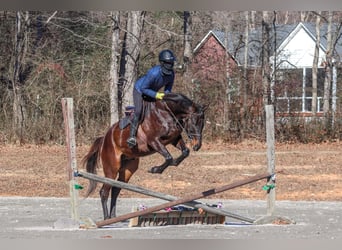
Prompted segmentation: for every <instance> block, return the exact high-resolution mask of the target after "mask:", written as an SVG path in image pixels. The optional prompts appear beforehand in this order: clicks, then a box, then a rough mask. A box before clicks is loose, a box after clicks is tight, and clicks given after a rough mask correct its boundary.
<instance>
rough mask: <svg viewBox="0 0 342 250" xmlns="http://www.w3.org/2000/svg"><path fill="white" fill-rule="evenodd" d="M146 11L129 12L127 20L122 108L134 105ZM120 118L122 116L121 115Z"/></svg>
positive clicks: (123, 57) (123, 54) (123, 56)
mask: <svg viewBox="0 0 342 250" xmlns="http://www.w3.org/2000/svg"><path fill="white" fill-rule="evenodd" d="M144 17H145V11H129V12H128V18H127V25H126V27H127V30H126V34H125V41H124V47H123V53H122V58H121V60H124V63H122V64H121V67H124V68H122V69H120V71H121V72H122V76H121V77H122V78H123V80H124V82H123V89H122V107H121V108H124V107H125V106H127V105H129V104H132V102H133V88H134V82H135V81H136V79H137V72H138V71H137V63H138V59H139V55H140V50H141V45H140V36H141V31H142V29H143V24H144ZM119 116H120V114H119Z"/></svg>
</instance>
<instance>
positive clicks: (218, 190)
mask: <svg viewBox="0 0 342 250" xmlns="http://www.w3.org/2000/svg"><path fill="white" fill-rule="evenodd" d="M269 177H270V174H268V173H264V174H259V175H255V176H253V177H250V178H248V179H245V180H241V181H235V182H233V183H231V184H228V185H225V186H222V187H219V188H213V189H209V190H206V191H204V192H201V193H198V194H194V195H190V196H188V197H186V198H180V199H177V200H174V201H170V202H167V203H163V204H161V205H158V206H154V207H150V208H147V209H145V210H142V211H136V212H132V213H129V214H124V215H121V216H118V217H115V218H111V219H106V220H102V221H98V222H96V226H97V227H103V226H106V225H110V224H113V223H117V222H120V221H124V220H128V219H131V218H134V217H138V216H142V215H145V214H150V213H153V212H155V211H159V210H162V209H165V208H169V207H173V206H176V205H179V204H185V203H187V202H190V201H193V200H197V199H201V198H204V197H207V196H210V195H214V194H217V193H221V192H224V191H227V190H230V189H234V188H237V187H240V186H244V185H247V184H249V183H253V182H256V181H259V180H262V179H265V178H269Z"/></svg>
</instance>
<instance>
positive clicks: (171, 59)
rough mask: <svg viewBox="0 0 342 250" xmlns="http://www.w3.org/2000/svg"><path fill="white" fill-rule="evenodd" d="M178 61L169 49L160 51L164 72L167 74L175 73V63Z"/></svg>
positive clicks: (160, 60)
mask: <svg viewBox="0 0 342 250" xmlns="http://www.w3.org/2000/svg"><path fill="white" fill-rule="evenodd" d="M175 61H176V57H175V56H174V54H173V52H172V51H171V50H169V49H165V50H162V51H161V52H160V53H159V62H160V65H161V68H162V72H163V73H164V74H165V75H171V74H172V73H173V65H174V63H175Z"/></svg>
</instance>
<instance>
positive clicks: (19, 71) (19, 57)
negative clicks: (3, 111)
mask: <svg viewBox="0 0 342 250" xmlns="http://www.w3.org/2000/svg"><path fill="white" fill-rule="evenodd" d="M29 23H30V16H29V12H28V11H26V12H25V13H23V12H21V11H18V12H17V13H16V26H15V37H14V55H13V57H12V58H13V61H12V69H13V75H12V76H13V78H12V84H13V129H14V131H15V134H16V136H17V138H19V139H20V140H22V139H23V138H22V137H23V132H24V131H23V130H24V128H25V124H24V122H25V119H26V116H27V114H26V105H25V103H24V97H23V84H24V81H25V79H23V78H22V77H23V72H24V71H25V60H26V54H27V47H28V32H29V30H28V29H29Z"/></svg>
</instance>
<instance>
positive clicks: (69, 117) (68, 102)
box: [62, 98, 80, 221]
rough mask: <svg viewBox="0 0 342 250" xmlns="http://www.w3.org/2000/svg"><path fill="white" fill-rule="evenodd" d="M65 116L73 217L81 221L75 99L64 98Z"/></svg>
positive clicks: (68, 176)
mask: <svg viewBox="0 0 342 250" xmlns="http://www.w3.org/2000/svg"><path fill="white" fill-rule="evenodd" d="M62 108H63V117H64V125H65V133H66V144H67V153H68V164H67V166H66V172H67V180H68V181H69V191H70V199H71V200H70V202H71V219H73V220H74V221H79V219H80V218H79V213H78V190H77V189H76V186H77V185H78V184H77V180H76V177H75V175H74V173H75V172H76V171H77V160H76V142H75V129H74V128H75V125H74V112H73V99H72V98H62Z"/></svg>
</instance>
